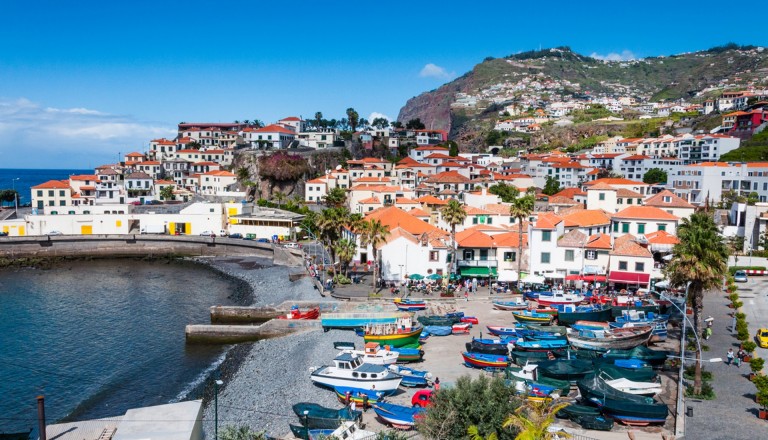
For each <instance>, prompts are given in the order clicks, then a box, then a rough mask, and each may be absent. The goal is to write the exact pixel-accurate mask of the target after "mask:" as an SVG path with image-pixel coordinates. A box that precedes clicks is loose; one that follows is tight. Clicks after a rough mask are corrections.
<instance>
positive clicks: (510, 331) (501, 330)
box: [485, 325, 518, 336]
mask: <svg viewBox="0 0 768 440" xmlns="http://www.w3.org/2000/svg"><path fill="white" fill-rule="evenodd" d="M485 328H487V329H488V332H489V333H490V334H492V335H494V336H517V330H518V329H517V328H515V327H500V326H495V325H487V326H486V327H485Z"/></svg>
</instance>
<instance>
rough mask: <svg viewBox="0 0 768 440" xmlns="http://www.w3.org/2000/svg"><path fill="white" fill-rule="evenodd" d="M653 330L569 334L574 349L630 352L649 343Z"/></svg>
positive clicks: (587, 331) (594, 331) (596, 331)
mask: <svg viewBox="0 0 768 440" xmlns="http://www.w3.org/2000/svg"><path fill="white" fill-rule="evenodd" d="M652 330H653V328H652V327H650V326H643V327H633V328H616V329H610V330H581V331H580V332H578V334H573V333H572V334H569V335H568V342H570V343H571V346H573V347H574V348H582V349H586V350H600V351H606V350H614V349H618V350H628V349H631V348H635V347H637V346H638V345H643V344H646V343H648V340H649V339H650V338H651V331H652Z"/></svg>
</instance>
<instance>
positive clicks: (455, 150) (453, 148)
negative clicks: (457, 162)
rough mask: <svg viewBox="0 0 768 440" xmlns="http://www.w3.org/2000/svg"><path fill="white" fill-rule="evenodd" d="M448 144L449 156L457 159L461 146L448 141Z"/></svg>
mask: <svg viewBox="0 0 768 440" xmlns="http://www.w3.org/2000/svg"><path fill="white" fill-rule="evenodd" d="M446 144H448V155H449V156H451V157H456V156H458V155H459V144H457V143H456V142H454V141H448V142H446Z"/></svg>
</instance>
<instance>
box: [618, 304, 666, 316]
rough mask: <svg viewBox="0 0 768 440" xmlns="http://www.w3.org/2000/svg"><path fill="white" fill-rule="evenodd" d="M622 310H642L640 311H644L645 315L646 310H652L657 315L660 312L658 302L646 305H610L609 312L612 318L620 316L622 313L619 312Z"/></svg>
mask: <svg viewBox="0 0 768 440" xmlns="http://www.w3.org/2000/svg"><path fill="white" fill-rule="evenodd" d="M623 310H637V311H638V312H640V311H642V312H645V313H646V316H647V314H648V312H653V313H655V314H657V315H659V314H660V313H661V312H660V310H659V305H658V304H648V305H644V306H639V307H638V306H634V305H632V306H611V314H612V315H613V317H614V318H618V317H619V316H621V315H622V313H621V312H622V311H623Z"/></svg>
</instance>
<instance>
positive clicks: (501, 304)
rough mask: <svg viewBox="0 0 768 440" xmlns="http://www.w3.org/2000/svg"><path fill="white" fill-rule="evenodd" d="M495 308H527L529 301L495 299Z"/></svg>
mask: <svg viewBox="0 0 768 440" xmlns="http://www.w3.org/2000/svg"><path fill="white" fill-rule="evenodd" d="M492 304H493V308H494V309H496V310H505V311H510V310H525V309H527V308H528V303H527V302H526V301H525V300H523V301H493V303H492Z"/></svg>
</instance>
